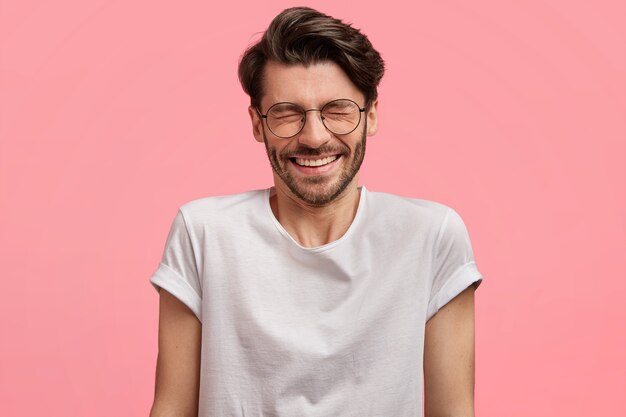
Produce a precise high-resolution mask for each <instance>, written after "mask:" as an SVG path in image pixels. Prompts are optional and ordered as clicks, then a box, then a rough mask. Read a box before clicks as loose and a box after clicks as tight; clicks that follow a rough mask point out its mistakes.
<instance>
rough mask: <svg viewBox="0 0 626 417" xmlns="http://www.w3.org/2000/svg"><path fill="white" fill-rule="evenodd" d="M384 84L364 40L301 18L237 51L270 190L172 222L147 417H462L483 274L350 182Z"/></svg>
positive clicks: (418, 216)
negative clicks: (152, 397)
mask: <svg viewBox="0 0 626 417" xmlns="http://www.w3.org/2000/svg"><path fill="white" fill-rule="evenodd" d="M383 72H384V64H383V61H382V59H381V57H380V55H379V53H378V52H376V50H375V49H374V48H373V47H372V45H371V43H370V42H369V41H368V40H367V38H366V37H365V36H364V35H363V34H362V33H360V32H359V31H358V30H356V29H354V28H352V27H351V26H349V25H347V24H344V23H343V22H341V21H339V20H336V19H334V18H332V17H329V16H327V15H324V14H322V13H319V12H317V11H315V10H312V9H310V8H302V7H300V8H291V9H287V10H285V11H283V12H282V13H281V14H279V15H278V16H276V18H275V19H274V20H273V21H272V23H271V24H270V26H269V28H268V30H267V31H266V33H265V34H264V36H263V38H262V39H261V41H260V42H259V43H257V44H256V45H253V46H252V47H250V48H249V49H248V50H247V51H246V53H245V54H244V56H243V57H242V59H241V62H240V65H239V77H240V80H241V83H242V86H243V88H244V90H245V91H246V93H247V94H249V95H250V103H251V104H250V107H249V109H248V110H249V114H250V119H251V122H252V132H253V135H254V137H255V138H256V140H257V141H258V142H262V143H264V145H265V148H266V151H267V155H268V158H269V161H270V164H271V166H272V170H273V175H274V186H273V187H270V188H268V189H265V190H255V191H250V192H246V193H240V194H235V195H230V196H220V197H206V198H201V199H197V200H193V201H190V202H188V203H186V204H183V205H182V206H181V207H180V209H179V211H178V213H177V215H176V217H175V218H174V221H173V223H172V227H171V230H170V232H169V235H168V238H167V242H166V245H165V251H164V254H163V259H162V262H161V263H160V265H159V267H158V269H157V271H156V272H155V273H154V275H153V276H152V278H151V280H150V281H151V283H152V285H153V286H154V287H155V288H156V289H157V290H159V289H163V290H165V291H163V290H161V291H160V315H159V355H158V360H157V375H156V390H155V400H154V405H153V408H152V412H151V416H152V417H160V416H174V415H176V416H196V415H200V416H206V417H208V416H212V417H213V416H215V417H227V416H228V417H230V416H238V417H239V416H241V417H243V416H246V417H251V416H255V417H256V416H259V417H260V416H265V417H269V416H288V417H296V416H298V417H300V416H323V417H329V416H358V417H365V416H380V417H409V416H421V415H422V410H423V406H424V407H425V408H424V409H425V415H426V416H473V415H474V412H473V408H474V406H473V390H474V298H473V297H474V289H475V288H476V287H478V285H479V284H480V282H481V281H482V276H481V274H480V272H478V269H477V268H476V264H475V262H474V257H473V252H472V248H471V244H470V241H469V237H468V234H467V230H466V228H465V226H464V223H463V221H462V219H461V218H460V216H459V215H458V214H457V213H456V211H454V210H453V209H452V208H449V207H447V206H445V205H443V204H440V203H437V202H433V201H428V200H420V199H408V198H403V197H399V196H394V195H391V194H385V193H378V192H371V191H368V190H367V189H366V188H365V187H364V186H359V185H358V172H359V168H360V166H361V162H362V161H363V158H364V155H365V145H366V138H367V137H368V136H372V135H374V134H375V133H376V130H377V127H378V118H377V110H378V100H377V86H378V83H379V81H380V79H381V77H382V75H383ZM422 378H423V383H422ZM422 393H424V397H425V401H424V404H423V403H422V395H423V394H422Z"/></svg>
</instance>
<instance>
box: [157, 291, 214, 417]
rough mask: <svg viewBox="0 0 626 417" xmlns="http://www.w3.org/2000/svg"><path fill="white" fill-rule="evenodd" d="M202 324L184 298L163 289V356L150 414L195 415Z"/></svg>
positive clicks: (160, 300)
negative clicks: (180, 299)
mask: <svg viewBox="0 0 626 417" xmlns="http://www.w3.org/2000/svg"><path fill="white" fill-rule="evenodd" d="M201 337H202V324H201V323H200V320H198V318H197V317H196V316H195V314H194V313H193V312H192V311H191V310H190V309H189V308H188V307H187V306H186V305H185V304H183V303H182V302H181V301H179V300H178V299H177V298H176V297H174V296H173V295H172V294H170V293H169V292H167V291H166V290H164V289H162V288H161V289H160V290H159V356H158V358H157V368H156V386H155V393H154V403H153V405H152V409H151V411H150V417H192V416H193V417H195V416H197V415H198V398H199V387H200V346H201Z"/></svg>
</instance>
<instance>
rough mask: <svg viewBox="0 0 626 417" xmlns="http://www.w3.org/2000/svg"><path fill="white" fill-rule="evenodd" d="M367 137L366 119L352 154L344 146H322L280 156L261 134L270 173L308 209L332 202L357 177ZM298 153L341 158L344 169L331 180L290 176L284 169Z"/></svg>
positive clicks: (299, 149)
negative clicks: (278, 178) (307, 206)
mask: <svg viewBox="0 0 626 417" xmlns="http://www.w3.org/2000/svg"><path fill="white" fill-rule="evenodd" d="M366 137H367V119H366V120H365V127H364V129H363V134H362V135H361V140H360V141H359V142H358V143H357V144H356V145H355V147H354V150H353V152H350V148H348V147H347V146H345V145H343V146H341V147H336V146H322V147H319V148H317V149H312V148H305V147H298V148H296V149H292V150H289V149H285V150H283V152H282V153H281V154H280V155H279V154H278V152H277V151H276V149H275V148H273V147H272V146H270V145H269V142H268V140H267V136H266V135H265V130H264V131H263V141H264V142H265V150H266V151H267V157H268V159H269V161H270V164H271V165H272V170H273V171H274V172H275V173H276V175H278V177H280V179H281V180H283V182H284V183H285V185H287V187H288V188H289V190H290V191H291V192H292V193H293V194H294V195H295V196H296V197H298V198H299V199H300V200H302V201H304V202H305V203H307V204H309V205H311V206H324V205H327V204H329V203H330V202H332V201H333V200H335V199H336V198H337V197H338V196H339V195H340V194H341V193H342V192H343V191H344V190H345V189H346V188H347V187H348V185H349V184H350V183H351V182H352V180H353V179H354V177H355V176H356V174H358V172H359V169H360V168H361V164H362V163H363V159H364V158H365V145H366V142H367V140H366ZM293 154H297V155H302V156H318V155H323V154H337V155H340V156H341V157H340V158H341V159H343V160H342V161H341V163H342V164H343V167H342V168H341V172H340V173H339V178H337V179H331V178H330V177H328V176H325V175H311V176H298V177H297V178H296V177H295V176H294V175H292V173H291V172H290V170H289V169H288V168H287V167H288V164H291V163H292V162H291V161H290V159H289V156H290V155H293Z"/></svg>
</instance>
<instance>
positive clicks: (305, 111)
mask: <svg viewBox="0 0 626 417" xmlns="http://www.w3.org/2000/svg"><path fill="white" fill-rule="evenodd" d="M343 100H346V101H350V102H352V103H354V104H355V105H356V107H357V109H358V110H359V121H358V122H357V123H356V125H355V126H354V129H352V130H351V131H349V132H346V133H335V132H333V131H332V130H330V129H329V128H328V126H326V123H324V118H323V117H321V120H322V124H323V125H324V127H325V128H326V130H328V131H329V132H330V133H332V134H333V135H340V136H343V135H348V134H350V133H352V132H354V131H355V130H356V128H357V127H359V125H360V124H361V113H363V112H364V111H365V110H366V108H367V106H366V107H361V106H359V103H357V102H356V101H354V100H350V99H349V98H336V99H334V100H331V101H329V102H328V103H326V104H324V105H323V106H322V108H321V109H308V110H305V109H304V107H302V106H301V105H299V104H296V103H292V102H290V101H279V102H278V103H274V104H272V105H271V106H270V107H269V108H268V109H267V112H266V113H265V114H262V113H261V112H260V111H259V109H258V108H256V107H255V108H254V109H255V110H256V112H257V113H258V114H259V116H261V119H265V125H266V126H267V128H268V129H269V131H270V132H272V134H273V135H274V136H276V137H278V138H281V139H290V138H293V137H294V136H297V135H298V134H299V133H300V132H302V129H304V126H306V114H307V113H308V112H310V111H319V112H320V115H321V113H322V111H323V110H324V108H325V107H326V106H328V105H329V104H331V103H334V102H336V101H343ZM279 104H292V105H294V106H296V107H299V108H301V109H302V111H303V112H304V121H303V122H302V126H300V129H299V130H298V131H297V132H296V133H294V134H293V135H291V136H279V135H277V134H276V133H274V131H273V130H272V128H270V125H269V123H268V121H267V115H268V114H269V113H270V110H272V107H274V106H277V105H279Z"/></svg>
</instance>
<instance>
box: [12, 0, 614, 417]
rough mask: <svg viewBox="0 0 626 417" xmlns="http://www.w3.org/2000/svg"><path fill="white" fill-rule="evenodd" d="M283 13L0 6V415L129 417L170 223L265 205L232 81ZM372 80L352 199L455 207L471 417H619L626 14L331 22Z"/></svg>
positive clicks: (145, 391) (446, 15)
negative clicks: (461, 226) (467, 267)
mask: <svg viewBox="0 0 626 417" xmlns="http://www.w3.org/2000/svg"><path fill="white" fill-rule="evenodd" d="M292 5H296V4H294V3H291V2H286V1H276V2H272V3H271V4H268V3H266V2H254V3H252V2H250V3H241V2H238V1H227V2H220V3H219V5H217V4H213V5H209V2H207V1H194V2H191V1H178V2H173V1H171V2H155V1H117V2H115V1H95V0H90V1H87V0H74V1H70V0H59V1H54V2H49V1H32V0H29V1H25V0H14V1H6V0H5V1H3V2H2V16H1V20H0V46H1V53H2V55H1V59H2V61H1V64H0V76H1V91H0V105H1V119H0V121H1V125H0V137H1V142H0V187H1V188H0V190H1V196H0V198H1V200H0V213H1V216H0V256H1V268H2V273H1V276H2V282H1V284H2V286H1V291H0V415H2V416H43V415H45V416H64V417H73V416H76V417H78V416H94V417H95V416H102V417H105V416H107V417H110V416H145V415H147V414H148V410H149V408H150V405H151V402H152V398H153V392H154V373H155V361H156V354H157V330H158V329H157V324H158V295H157V292H156V291H155V290H154V289H153V288H152V287H151V285H150V284H149V281H148V279H149V278H150V276H151V274H152V273H153V272H154V270H155V269H156V267H157V265H158V262H159V260H160V257H161V254H162V250H163V246H164V243H165V238H166V235H167V231H168V228H169V226H170V223H171V221H172V219H173V216H174V215H175V213H176V210H177V208H178V206H179V205H181V204H182V203H184V202H186V201H188V200H190V199H194V198H200V197H203V196H207V195H218V194H229V193H233V192H239V191H245V190H249V189H254V188H263V187H266V186H268V185H271V173H270V172H271V171H270V168H269V163H268V162H267V160H266V155H265V150H264V148H263V146H262V145H261V144H258V143H256V142H255V141H254V139H253V137H252V134H251V127H250V124H249V120H248V115H247V112H246V106H247V104H248V98H247V96H245V95H244V93H243V92H242V90H241V88H240V86H239V84H238V80H237V75H236V66H237V61H238V58H239V56H240V54H241V53H242V52H243V50H244V49H245V47H246V46H247V45H248V44H249V43H250V42H252V41H253V40H255V39H256V37H257V36H258V35H257V34H258V32H261V31H263V30H264V29H265V28H266V27H267V24H268V23H269V22H270V20H271V19H272V17H273V16H274V15H276V14H277V13H278V12H280V11H281V10H282V9H284V8H285V7H289V6H292ZM308 5H310V6H313V7H316V8H319V9H320V10H321V11H323V12H326V13H329V14H331V15H333V16H335V17H339V18H342V19H344V20H346V21H347V22H351V23H353V24H354V25H355V26H356V27H358V28H361V29H363V31H364V32H365V33H366V34H367V35H368V36H369V38H370V39H371V41H372V42H373V44H374V46H375V47H376V48H377V49H378V50H379V51H380V52H381V53H382V55H383V57H384V59H385V60H386V62H387V67H388V71H387V73H386V76H385V78H384V79H383V82H382V84H381V86H380V107H379V110H380V130H379V133H378V135H377V136H376V137H374V138H371V139H370V140H369V141H368V153H367V157H366V159H365V163H364V166H363V169H362V173H361V177H360V179H361V183H362V184H365V185H366V186H367V187H368V188H369V189H371V190H374V191H388V192H393V193H397V194H401V195H406V196H411V197H417V198H424V199H432V200H436V201H440V202H442V203H444V204H447V205H450V206H452V207H454V208H455V209H456V210H457V211H458V212H459V213H460V214H461V216H462V217H463V219H464V220H465V222H466V225H467V227H468V230H469V232H470V236H471V238H472V244H473V246H474V252H475V257H476V261H477V263H478V265H479V269H480V271H481V272H482V273H483V275H484V277H485V281H484V283H483V285H482V287H481V288H480V289H479V290H478V292H477V295H476V303H477V307H476V315H477V318H476V326H477V336H476V337H477V341H476V349H477V350H476V410H477V416H482V417H503V416H505V417H509V416H510V417H518V416H519V417H542V416H549V417H560V416H567V417H576V416H592V415H593V416H603V417H608V416H624V415H626V405H625V401H624V399H623V396H624V393H625V392H626V360H625V359H624V350H625V347H626V343H625V342H626V325H625V322H626V307H625V304H624V302H623V300H624V297H625V296H626V284H625V283H626V279H625V278H626V265H625V261H624V258H625V256H624V254H625V253H626V237H625V236H626V233H625V232H626V227H625V217H626V216H625V213H626V191H625V190H626V187H625V186H624V185H625V184H624V183H625V181H624V180H625V179H626V168H625V167H626V164H625V159H626V158H625V156H626V123H625V114H626V48H625V46H624V45H625V41H626V25H624V16H625V15H626V14H625V13H626V10H625V9H626V7H625V6H624V3H623V2H618V1H596V2H589V1H571V0H570V1H564V0H563V1H546V0H532V1H528V0H518V1H513V2H508V1H507V2H503V1H500V0H493V1H475V2H466V1H460V0H459V1H438V2H430V1H428V2H427V1H423V2H411V3H409V2H406V3H403V2H398V1H393V0H391V1H390V0H387V1H384V2H373V1H369V0H368V1H364V2H363V1H361V2H354V3H353V2H335V1H316V2H309V3H308Z"/></svg>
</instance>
